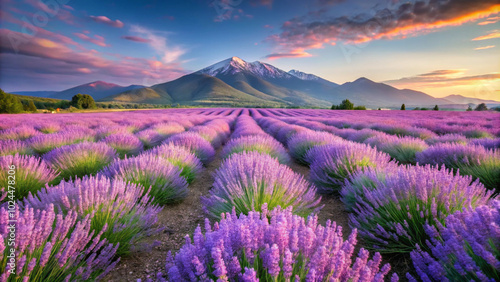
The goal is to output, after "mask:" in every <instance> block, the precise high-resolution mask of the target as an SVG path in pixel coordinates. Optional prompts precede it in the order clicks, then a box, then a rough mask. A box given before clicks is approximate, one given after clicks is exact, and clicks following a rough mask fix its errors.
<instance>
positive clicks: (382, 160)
mask: <svg viewBox="0 0 500 282" xmlns="http://www.w3.org/2000/svg"><path fill="white" fill-rule="evenodd" d="M306 160H307V161H308V162H310V163H311V174H310V178H311V181H312V182H313V183H314V184H315V185H316V186H317V187H318V189H319V191H320V192H322V193H335V192H338V190H339V189H340V187H341V186H342V184H343V183H344V181H346V180H347V179H348V178H349V177H350V176H351V174H353V173H355V172H356V171H358V170H364V169H365V168H368V167H376V168H383V167H385V166H387V165H388V164H389V162H390V160H391V158H390V157H389V155H387V154H385V153H382V152H379V151H377V150H376V149H374V148H371V147H370V146H368V145H365V144H358V143H352V142H345V141H344V142H342V143H337V144H328V145H322V146H317V147H314V148H312V149H311V150H309V152H308V153H307V155H306Z"/></svg>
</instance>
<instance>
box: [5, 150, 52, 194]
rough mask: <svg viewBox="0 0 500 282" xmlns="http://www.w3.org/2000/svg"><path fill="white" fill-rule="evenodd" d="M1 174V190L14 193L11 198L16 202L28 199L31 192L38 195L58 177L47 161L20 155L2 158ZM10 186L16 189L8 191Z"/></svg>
mask: <svg viewBox="0 0 500 282" xmlns="http://www.w3.org/2000/svg"><path fill="white" fill-rule="evenodd" d="M11 168H12V169H11ZM0 172H1V173H0V188H5V191H7V190H11V191H13V194H9V196H13V197H10V198H14V199H16V200H20V199H22V198H24V197H26V196H27V195H28V194H29V193H30V192H31V193H36V192H37V191H38V190H39V189H41V188H42V187H44V186H45V184H46V183H49V182H51V181H53V180H54V179H55V178H56V177H57V175H58V173H57V172H56V171H54V170H53V169H51V168H50V167H49V166H48V165H47V163H46V162H45V161H43V160H41V159H39V158H37V157H34V156H25V155H18V154H16V155H8V156H2V157H0ZM12 172H13V173H12ZM9 181H10V183H11V185H9ZM9 186H12V187H14V188H15V189H14V190H12V189H8V187H9ZM0 198H1V197H0Z"/></svg>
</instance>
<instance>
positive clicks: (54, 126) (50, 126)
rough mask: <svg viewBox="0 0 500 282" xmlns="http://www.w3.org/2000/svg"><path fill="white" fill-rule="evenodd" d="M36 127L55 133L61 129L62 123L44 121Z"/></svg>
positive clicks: (42, 130) (45, 131) (41, 130)
mask: <svg viewBox="0 0 500 282" xmlns="http://www.w3.org/2000/svg"><path fill="white" fill-rule="evenodd" d="M35 128H36V129H38V131H40V132H42V133H55V132H58V131H59V130H61V125H60V124H58V123H55V122H44V123H42V124H40V125H38V126H35Z"/></svg>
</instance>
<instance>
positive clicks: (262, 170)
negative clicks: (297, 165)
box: [202, 152, 321, 218]
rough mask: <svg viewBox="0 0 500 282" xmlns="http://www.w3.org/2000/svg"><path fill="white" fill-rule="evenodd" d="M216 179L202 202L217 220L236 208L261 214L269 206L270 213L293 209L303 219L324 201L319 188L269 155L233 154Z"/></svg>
mask: <svg viewBox="0 0 500 282" xmlns="http://www.w3.org/2000/svg"><path fill="white" fill-rule="evenodd" d="M214 178H215V181H214V184H213V188H212V190H210V196H209V197H207V198H202V203H203V205H204V209H205V211H206V212H207V213H208V214H210V215H212V216H213V217H216V218H218V217H219V216H220V214H221V213H224V212H230V211H231V210H232V209H233V207H235V208H236V212H237V213H245V214H247V213H248V212H250V211H252V210H256V211H261V208H262V206H263V205H264V204H265V203H267V205H268V206H269V209H272V208H274V207H276V206H278V205H279V206H283V207H288V206H293V207H294V208H295V212H296V213H297V214H300V215H302V216H306V215H308V214H310V213H311V212H313V211H316V210H319V208H318V205H319V202H320V199H321V198H316V195H315V194H316V188H315V187H314V186H312V185H310V184H309V183H308V182H307V181H306V180H304V178H303V177H302V176H301V175H299V174H297V173H295V172H293V171H292V170H291V169H290V168H289V167H287V166H285V165H282V164H280V163H279V162H278V161H277V160H276V159H274V158H272V157H271V156H269V155H266V154H260V153H258V152H249V153H239V154H233V155H231V156H230V157H229V158H228V159H226V160H225V161H224V162H223V163H222V165H221V166H220V168H219V169H218V170H217V171H216V172H215V176H214Z"/></svg>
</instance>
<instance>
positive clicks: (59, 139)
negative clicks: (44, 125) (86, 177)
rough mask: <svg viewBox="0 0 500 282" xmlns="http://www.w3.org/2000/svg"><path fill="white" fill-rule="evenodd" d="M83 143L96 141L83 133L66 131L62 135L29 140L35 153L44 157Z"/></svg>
mask: <svg viewBox="0 0 500 282" xmlns="http://www.w3.org/2000/svg"><path fill="white" fill-rule="evenodd" d="M83 141H90V142H91V141H94V137H93V136H91V135H88V134H86V133H85V132H82V131H74V130H70V131H64V132H62V133H52V134H42V135H36V136H34V137H31V138H30V139H28V140H27V142H28V144H29V145H30V146H31V148H32V149H33V151H35V153H37V154H38V155H43V154H45V153H47V152H49V151H51V150H53V149H55V148H58V147H62V146H64V145H70V144H75V143H79V142H83Z"/></svg>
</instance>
